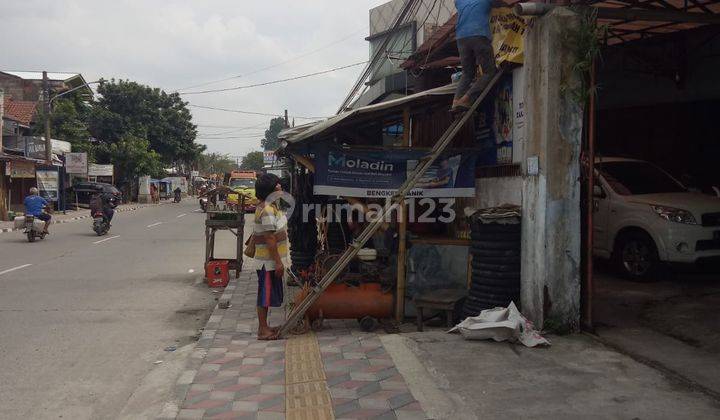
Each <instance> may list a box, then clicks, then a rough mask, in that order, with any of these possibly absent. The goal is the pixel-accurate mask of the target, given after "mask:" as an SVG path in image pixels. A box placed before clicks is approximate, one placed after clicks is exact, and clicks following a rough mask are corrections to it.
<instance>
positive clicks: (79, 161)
mask: <svg viewBox="0 0 720 420" xmlns="http://www.w3.org/2000/svg"><path fill="white" fill-rule="evenodd" d="M87 166H88V165H87V153H66V154H65V172H67V173H69V174H80V175H85V174H87V170H88V167H87Z"/></svg>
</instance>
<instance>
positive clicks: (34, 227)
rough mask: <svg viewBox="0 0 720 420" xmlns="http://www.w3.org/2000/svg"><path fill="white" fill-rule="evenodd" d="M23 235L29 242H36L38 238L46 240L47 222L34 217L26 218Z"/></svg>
mask: <svg viewBox="0 0 720 420" xmlns="http://www.w3.org/2000/svg"><path fill="white" fill-rule="evenodd" d="M23 233H24V234H25V235H27V239H28V242H35V240H36V239H37V238H40V239H45V235H47V233H45V222H43V221H42V220H39V219H38V220H35V217H34V216H25V225H24V228H23Z"/></svg>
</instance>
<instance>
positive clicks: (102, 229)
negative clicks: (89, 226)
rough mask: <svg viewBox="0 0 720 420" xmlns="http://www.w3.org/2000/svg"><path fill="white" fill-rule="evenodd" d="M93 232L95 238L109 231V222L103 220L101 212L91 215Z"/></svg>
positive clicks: (103, 216)
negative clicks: (95, 235)
mask: <svg viewBox="0 0 720 420" xmlns="http://www.w3.org/2000/svg"><path fill="white" fill-rule="evenodd" d="M93 230H94V231H95V233H96V234H97V236H103V235H107V233H108V232H109V231H110V222H109V221H108V220H107V219H106V218H105V215H104V214H103V213H102V211H97V212H95V213H93Z"/></svg>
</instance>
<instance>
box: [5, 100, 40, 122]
mask: <svg viewBox="0 0 720 420" xmlns="http://www.w3.org/2000/svg"><path fill="white" fill-rule="evenodd" d="M3 108H4V109H5V113H4V114H3V118H7V119H9V120H13V121H17V122H19V123H20V124H22V125H30V122H31V121H32V119H33V117H34V116H35V112H36V111H37V102H33V101H14V100H12V99H11V98H9V97H5V100H4V101H3Z"/></svg>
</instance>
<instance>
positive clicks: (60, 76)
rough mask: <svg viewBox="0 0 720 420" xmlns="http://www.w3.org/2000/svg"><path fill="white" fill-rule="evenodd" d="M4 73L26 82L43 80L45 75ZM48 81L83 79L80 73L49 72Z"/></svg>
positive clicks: (40, 73) (15, 72)
mask: <svg viewBox="0 0 720 420" xmlns="http://www.w3.org/2000/svg"><path fill="white" fill-rule="evenodd" d="M2 72H3V73H7V74H9V75H12V76H16V77H19V78H21V79H25V80H42V78H43V73H42V72H41V71H12V70H3V71H2ZM47 75H48V80H61V81H66V80H69V79H73V78H75V77H82V76H81V75H80V73H71V72H48V74H47Z"/></svg>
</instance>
